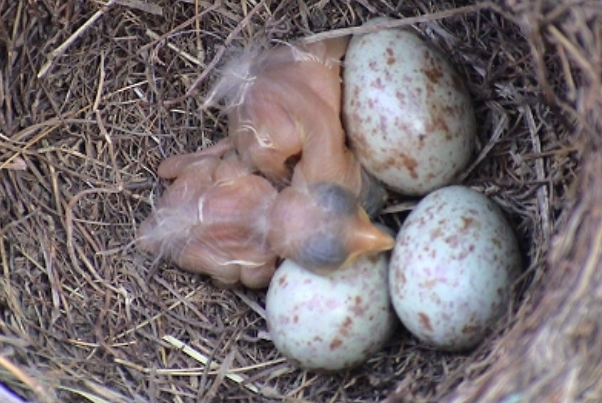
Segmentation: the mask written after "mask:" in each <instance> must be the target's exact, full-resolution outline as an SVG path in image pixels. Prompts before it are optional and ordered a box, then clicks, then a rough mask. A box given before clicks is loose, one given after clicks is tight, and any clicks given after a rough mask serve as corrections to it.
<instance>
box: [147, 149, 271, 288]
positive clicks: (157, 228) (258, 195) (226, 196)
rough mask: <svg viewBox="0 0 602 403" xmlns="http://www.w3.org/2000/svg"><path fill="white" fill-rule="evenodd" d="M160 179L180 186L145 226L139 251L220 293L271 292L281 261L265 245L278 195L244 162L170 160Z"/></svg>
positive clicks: (188, 157)
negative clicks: (206, 280)
mask: <svg viewBox="0 0 602 403" xmlns="http://www.w3.org/2000/svg"><path fill="white" fill-rule="evenodd" d="M217 154H219V153H217ZM159 175H160V176H161V177H163V178H164V179H175V181H174V182H173V184H171V185H170V186H169V187H168V188H167V190H166V191H165V193H164V194H163V196H162V197H161V198H160V200H159V201H158V203H157V206H156V208H155V210H154V211H153V213H152V214H151V216H149V217H148V218H147V219H146V220H145V221H144V222H143V223H142V225H141V227H140V231H139V237H138V242H139V246H140V248H141V249H143V250H146V251H148V252H151V253H153V254H155V255H157V256H162V257H166V258H169V259H171V260H172V261H173V262H174V263H176V264H177V265H178V266H180V267H181V268H182V269H185V270H187V271H191V272H195V273H202V274H207V275H209V276H211V277H212V279H213V281H214V283H215V284H216V285H218V286H220V287H231V286H235V285H237V284H239V283H242V284H243V285H245V286H247V287H249V288H264V287H266V286H267V285H268V284H269V281H270V279H271V278H272V275H273V273H274V270H275V266H276V259H277V256H276V254H275V253H274V252H272V250H271V249H270V248H269V247H268V244H267V242H266V233H267V224H268V223H267V215H268V211H269V210H270V208H271V207H272V205H273V203H274V200H275V198H276V196H277V191H276V189H275V188H274V187H273V186H272V185H271V184H270V183H269V182H268V181H267V180H266V179H264V178H262V177H260V176H257V175H253V174H251V173H250V172H249V171H248V169H247V168H246V167H245V166H244V164H243V163H242V162H241V161H240V160H238V159H232V158H230V159H228V158H225V159H221V158H220V157H219V156H218V155H202V156H194V157H192V156H191V155H183V156H182V155H178V156H174V157H171V158H168V159H166V160H165V161H163V162H162V163H161V165H160V167H159Z"/></svg>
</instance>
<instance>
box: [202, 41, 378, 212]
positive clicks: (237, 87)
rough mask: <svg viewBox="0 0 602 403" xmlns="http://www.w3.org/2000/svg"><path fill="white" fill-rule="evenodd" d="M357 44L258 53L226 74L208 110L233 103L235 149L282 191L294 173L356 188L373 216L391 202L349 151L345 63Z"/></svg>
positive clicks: (251, 51) (234, 64)
mask: <svg viewBox="0 0 602 403" xmlns="http://www.w3.org/2000/svg"><path fill="white" fill-rule="evenodd" d="M348 41H349V38H348V37H345V38H336V39H330V40H325V41H321V42H317V43H313V44H310V45H305V46H303V45H298V46H293V45H281V46H276V47H274V48H271V49H268V50H263V51H262V50H260V49H258V48H257V47H255V48H253V47H251V48H250V49H249V50H247V51H246V52H245V53H243V54H242V56H240V57H239V58H235V59H234V60H232V61H231V62H230V63H229V64H228V65H227V66H226V67H225V69H224V73H223V75H222V77H221V79H220V80H219V81H218V83H217V85H216V86H215V89H214V91H213V92H212V95H211V96H210V98H209V101H208V103H211V102H213V101H214V100H219V99H225V100H226V111H227V114H228V119H229V141H230V142H231V143H230V144H231V145H232V146H233V147H234V148H235V149H236V150H237V151H238V153H239V155H240V156H241V159H242V160H243V161H244V162H245V163H246V164H248V166H249V167H250V169H254V170H257V171H259V172H261V173H262V174H263V175H264V176H265V177H267V178H268V179H269V180H270V181H271V182H272V183H274V184H276V185H277V186H278V187H283V186H285V185H288V184H290V181H291V177H292V175H293V169H295V167H297V168H296V169H298V170H301V171H303V172H304V177H305V179H306V180H307V181H311V182H334V183H337V184H339V185H341V186H343V187H346V188H348V189H349V190H350V191H351V192H352V193H353V194H354V195H355V196H356V197H357V198H358V200H359V201H360V202H361V203H362V205H363V206H364V207H365V208H366V209H367V210H368V211H369V212H370V213H371V214H373V213H375V212H377V211H378V210H379V209H380V208H381V207H382V205H383V204H384V200H385V197H386V192H385V190H384V188H383V187H382V186H381V185H380V184H379V183H378V182H377V181H376V180H375V179H373V178H372V177H371V176H370V175H369V174H368V173H367V172H365V171H364V170H363V169H362V167H361V165H360V164H359V162H358V161H357V159H356V158H355V155H354V154H353V153H352V152H351V151H350V150H349V149H348V148H347V146H346V144H345V132H344V130H343V126H342V123H341V118H340V114H341V79H340V59H341V57H342V56H343V55H344V53H345V51H346V48H347V44H348Z"/></svg>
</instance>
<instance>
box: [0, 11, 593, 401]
mask: <svg viewBox="0 0 602 403" xmlns="http://www.w3.org/2000/svg"><path fill="white" fill-rule="evenodd" d="M397 3H399V4H397ZM460 3H462V4H460ZM0 15H1V18H0V264H1V267H2V273H1V274H0V400H2V401H8V402H11V403H12V402H17V401H21V398H22V399H24V400H29V401H38V402H43V403H50V402H75V401H93V402H165V401H170V402H171V401H173V402H194V401H221V400H239V401H266V402H267V401H274V402H281V401H291V402H335V401H341V402H360V401H361V402H377V401H388V402H410V401H412V402H442V401H444V402H476V401H478V402H506V403H509V402H518V401H520V402H536V401H537V402H542V401H549V402H598V401H601V400H602V382H600V377H601V376H600V370H599V368H600V365H602V345H601V344H600V343H599V340H600V338H601V337H602V334H601V332H602V322H601V319H600V318H602V303H601V301H600V298H601V297H600V295H602V270H600V262H601V260H602V253H601V251H600V248H602V239H601V238H602V229H601V228H602V208H601V207H600V206H602V176H601V175H600V174H599V173H600V172H602V157H601V156H600V152H599V150H600V145H601V144H602V141H601V140H600V136H599V134H598V133H599V130H600V129H601V128H602V125H601V122H602V121H601V120H600V119H602V102H601V99H602V86H601V83H600V80H601V77H602V72H601V71H600V70H601V69H602V60H600V59H601V58H602V7H600V5H599V3H598V2H596V1H591V2H589V1H572V0H560V1H551V0H541V1H521V0H507V1H505V2H491V3H490V2H476V3H464V2H458V4H452V2H447V1H445V2H444V1H432V2H422V1H418V0H416V1H404V2H395V1H388V0H373V1H367V0H350V1H345V2H338V1H332V2H328V1H321V0H320V1H318V0H285V1H266V0H240V1H215V2H212V1H204V0H178V1H167V0H149V1H138V0H117V1H115V0H109V1H83V0H69V1H62V2H55V1H49V0H36V1H31V0H30V1H17V2H14V1H0ZM377 15H388V16H391V17H394V18H398V19H400V20H399V24H400V25H412V26H413V27H414V28H416V29H417V30H418V31H420V32H421V33H422V34H423V35H424V36H425V38H427V40H428V41H430V42H432V43H433V44H434V45H435V46H438V47H439V48H441V49H443V50H444V51H445V53H446V54H448V55H449V56H450V57H451V59H452V61H453V63H454V64H455V66H456V67H457V70H458V71H459V72H460V74H461V75H463V76H465V77H466V79H467V82H468V83H469V89H470V92H471V94H472V97H473V99H474V104H475V108H476V114H477V121H478V128H479V129H478V134H479V145H478V151H477V154H476V155H475V160H474V161H475V163H474V164H473V165H472V166H471V167H470V168H469V171H468V172H466V175H465V178H464V180H463V183H464V184H466V185H468V186H472V187H474V188H476V189H478V190H479V191H481V192H484V193H485V194H487V195H488V196H490V197H491V198H492V199H493V200H494V201H495V202H497V204H498V205H499V206H500V207H501V208H502V209H503V210H504V212H505V213H506V215H507V216H508V217H509V218H510V220H511V222H512V223H513V226H514V228H515V230H516V233H517V235H518V237H519V239H520V243H521V245H522V252H523V254H524V257H525V261H526V267H525V271H524V275H523V276H522V277H521V278H520V280H519V281H518V282H517V283H516V284H515V285H514V289H515V291H516V298H515V299H514V300H513V303H512V305H511V306H510V307H509V309H508V312H507V315H506V316H505V317H504V318H503V319H502V320H501V321H500V322H499V324H498V326H497V327H496V328H495V329H493V330H492V332H491V333H490V335H489V337H488V338H487V339H486V340H485V341H484V342H483V343H481V344H480V345H479V346H478V347H477V348H476V349H475V350H473V351H470V352H467V353H461V354H460V353H454V354H452V353H443V352H438V351H434V350H432V349H430V348H428V347H427V346H425V345H424V344H422V343H420V342H419V341H418V340H416V339H414V338H413V337H412V336H411V335H410V334H409V333H407V332H406V331H404V330H403V329H401V328H400V329H398V331H397V332H396V334H395V335H394V337H393V338H392V339H391V340H390V342H389V343H388V344H387V346H386V347H385V348H384V349H383V350H382V351H380V352H379V353H378V354H376V355H375V356H374V357H372V358H371V359H370V360H369V361H368V362H367V363H366V364H365V365H363V366H362V367H360V368H358V369H355V370H351V371H344V372H341V373H335V374H328V375H324V374H320V373H314V372H311V371H304V370H300V369H297V368H295V367H293V366H292V365H291V364H290V363H289V362H287V361H286V360H285V359H284V358H283V357H282V356H281V355H279V353H278V352H277V351H276V349H275V348H274V346H273V344H272V343H271V342H270V341H269V334H268V333H267V328H266V322H265V320H264V316H265V315H264V303H265V292H256V291H249V290H246V289H242V288H241V289H234V290H221V289H217V288H215V287H214V286H213V285H212V284H211V282H210V281H208V279H207V278H206V277H203V276H200V275H194V274H190V273H186V272H183V271H181V270H179V269H178V268H177V267H174V266H173V265H171V264H169V263H168V262H164V261H160V262H156V261H153V260H152V259H151V258H149V257H148V256H146V255H144V254H142V253H140V252H138V251H137V250H136V249H135V248H134V247H133V244H132V241H133V239H134V238H135V235H136V229H137V226H138V225H139V223H140V222H141V220H142V219H143V218H144V217H146V216H147V215H148V213H149V212H150V211H151V202H152V200H153V199H154V198H155V197H156V195H157V194H160V193H161V191H162V190H163V188H164V186H165V184H164V183H163V182H162V181H161V180H159V179H158V178H157V176H156V168H157V166H158V164H159V162H160V161H161V160H162V159H164V158H165V157H166V156H169V155H173V154H178V153H184V152H190V151H194V150H196V149H199V148H201V147H205V146H207V145H209V144H211V143H213V142H214V141H215V140H216V139H218V138H220V137H222V136H224V135H225V134H226V124H225V119H224V118H223V116H222V115H221V114H220V110H219V108H216V109H210V110H204V111H201V110H200V106H201V104H202V103H203V101H204V99H205V95H206V94H207V91H208V88H209V87H210V85H211V83H213V82H214V80H215V79H216V77H218V75H219V68H220V66H221V64H220V62H221V61H223V60H224V57H227V52H226V49H228V48H230V47H242V46H244V45H245V44H248V43H250V42H252V41H253V40H255V39H256V38H258V37H259V38H267V39H269V40H271V41H273V42H277V41H290V40H293V39H299V38H302V37H308V36H312V35H315V34H317V33H320V32H325V31H331V30H335V29H344V28H349V27H357V26H359V25H361V23H362V22H363V21H365V20H367V19H369V18H371V17H374V16H377ZM343 32H344V31H343ZM334 34H335V35H336V34H337V33H336V32H335V33H334ZM405 206H406V201H405V200H404V199H402V198H400V197H393V198H391V199H390V200H389V204H388V206H387V210H386V213H385V214H383V217H382V218H383V219H385V220H387V222H389V223H397V225H399V223H400V222H401V221H402V220H403V218H404V214H406V212H404V210H405ZM9 391H12V392H9ZM18 396H20V398H19V397H18Z"/></svg>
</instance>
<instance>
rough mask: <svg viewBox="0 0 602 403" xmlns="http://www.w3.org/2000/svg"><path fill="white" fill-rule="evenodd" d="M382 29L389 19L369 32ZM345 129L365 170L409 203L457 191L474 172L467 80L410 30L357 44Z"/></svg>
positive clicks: (348, 69) (347, 80) (347, 85)
mask: <svg viewBox="0 0 602 403" xmlns="http://www.w3.org/2000/svg"><path fill="white" fill-rule="evenodd" d="M378 21H383V19H376V20H372V21H370V22H368V24H373V23H374V22H378ZM343 121H344V123H345V129H346V131H347V134H348V137H349V140H350V143H351V147H352V149H353V151H354V152H355V154H356V155H357V157H358V159H359V160H360V162H361V163H362V165H363V166H364V167H365V168H366V170H368V171H369V172H370V173H372V174H373V175H374V176H375V177H376V178H378V179H380V180H381V181H382V182H384V183H385V184H387V185H388V186H389V187H391V188H392V189H393V190H396V191H398V192H401V193H404V194H407V195H424V194H427V193H428V192H430V191H432V190H434V189H437V188H439V187H442V186H445V185H448V184H450V183H451V182H452V181H453V179H454V178H455V177H456V176H457V175H458V174H459V173H460V172H461V171H462V170H463V169H464V168H465V167H466V165H467V164H468V162H469V160H470V157H471V151H472V146H473V144H474V141H475V130H476V123H475V115H474V109H473V106H472V101H471V98H470V95H469V94H468V91H467V89H466V86H465V84H464V81H463V79H462V77H461V76H460V75H459V74H458V73H457V72H456V71H455V70H454V68H453V67H452V65H451V63H450V62H449V61H448V60H447V58H446V57H445V56H444V55H443V54H442V53H441V52H439V51H438V50H436V49H434V48H433V47H431V46H429V44H427V43H426V42H425V41H424V40H423V39H421V38H420V37H419V36H418V35H417V34H416V33H414V32H413V31H410V30H403V29H385V30H380V31H378V32H374V33H369V34H364V35H355V36H354V37H353V38H352V39H351V42H350V44H349V48H348V50H347V54H346V56H345V61H344V71H343Z"/></svg>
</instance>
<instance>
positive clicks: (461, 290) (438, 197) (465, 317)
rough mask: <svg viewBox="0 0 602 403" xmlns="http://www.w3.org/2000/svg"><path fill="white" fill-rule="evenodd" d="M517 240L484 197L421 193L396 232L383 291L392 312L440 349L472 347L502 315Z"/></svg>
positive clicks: (458, 189)
mask: <svg viewBox="0 0 602 403" xmlns="http://www.w3.org/2000/svg"><path fill="white" fill-rule="evenodd" d="M520 270H521V256H520V252H519V248H518V243H517V240H516V238H515V235H514V233H513V231H512V228H511V227H510V225H509V223H508V221H507V220H506V219H505V217H504V216H503V214H502V212H501V211H500V210H499V208H498V207H497V206H496V205H495V203H494V202H492V201H491V200H490V199H489V198H487V197H486V196H484V195H482V194H481V193H478V192H476V191H474V190H472V189H469V188H466V187H462V186H450V187H446V188H442V189H439V190H437V191H435V192H433V193H431V194H429V195H428V196H426V197H425V198H424V199H423V200H422V201H421V202H420V203H419V204H418V205H417V206H416V208H415V209H414V210H413V211H412V212H411V213H410V215H409V216H408V217H407V219H406V221H405V222H404V224H403V226H402V228H401V230H400V232H399V234H398V235H397V239H396V245H395V248H394V249H393V254H392V256H391V265H390V272H389V288H390V293H391V299H392V302H393V306H394V308H395V311H396V312H397V315H398V316H399V317H400V319H401V321H402V322H403V324H404V325H405V326H406V327H407V329H408V330H410V331H411V332H412V333H413V334H414V335H415V336H417V337H418V338H419V339H421V340H422V341H424V342H426V343H428V344H430V345H432V346H435V347H438V348H440V349H443V350H463V349H468V348H471V347H473V346H475V345H476V344H478V343H479V342H480V341H481V340H482V339H483V337H484V336H485V335H486V332H487V330H488V328H489V327H491V326H492V325H494V324H495V322H496V321H497V320H498V319H499V318H500V317H501V316H502V315H503V314H504V313H505V312H506V311H507V309H508V304H509V301H510V297H511V285H512V282H513V281H514V280H515V279H516V278H517V276H518V275H519V273H520Z"/></svg>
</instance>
